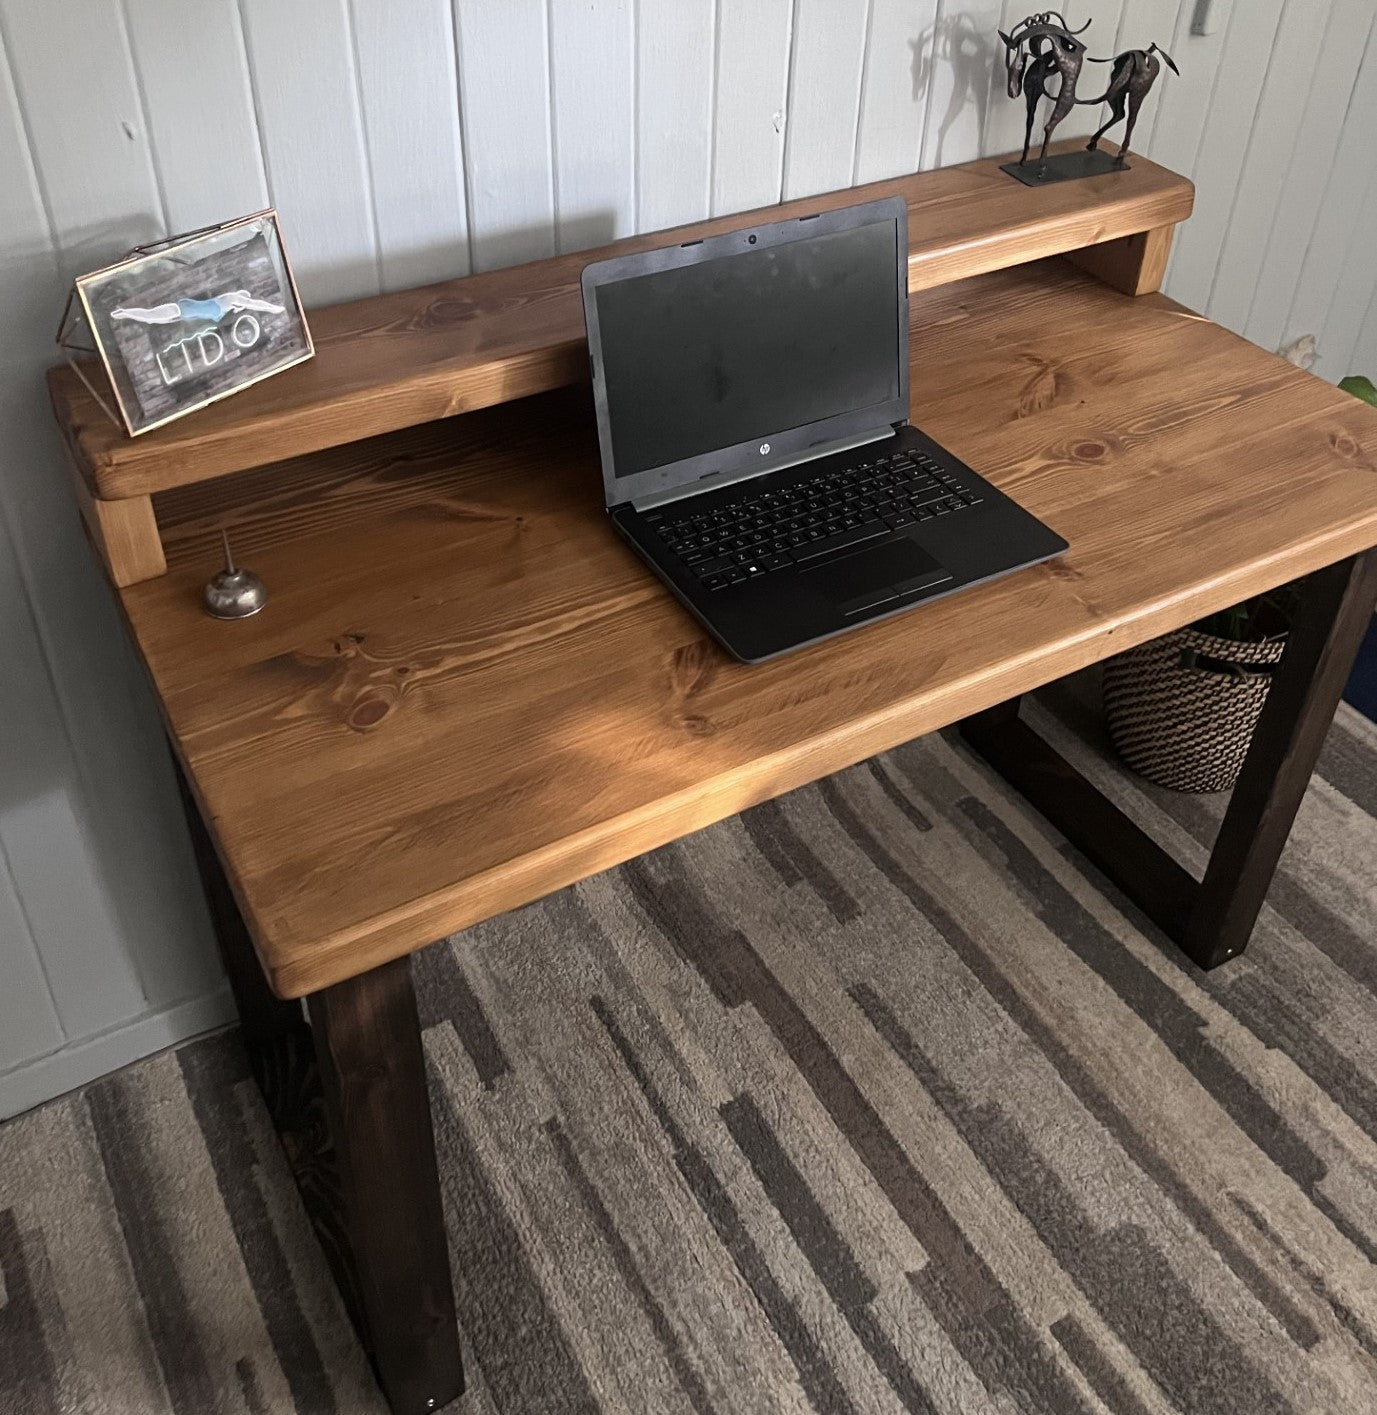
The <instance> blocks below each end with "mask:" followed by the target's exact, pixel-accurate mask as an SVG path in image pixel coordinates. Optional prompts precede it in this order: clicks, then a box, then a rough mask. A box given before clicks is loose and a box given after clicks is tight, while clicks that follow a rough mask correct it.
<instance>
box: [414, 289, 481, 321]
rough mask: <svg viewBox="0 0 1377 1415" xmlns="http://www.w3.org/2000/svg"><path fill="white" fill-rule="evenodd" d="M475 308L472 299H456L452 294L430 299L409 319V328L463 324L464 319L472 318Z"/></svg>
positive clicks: (475, 311)
mask: <svg viewBox="0 0 1377 1415" xmlns="http://www.w3.org/2000/svg"><path fill="white" fill-rule="evenodd" d="M477 310H478V306H477V305H476V304H475V303H474V301H473V300H467V299H456V298H455V297H454V296H447V297H445V298H443V299H439V300H432V301H431V302H430V303H429V304H428V305H427V306H426V307H425V308H424V309H423V310H422V311H421V312H420V314H419V315H417V316H416V318H415V319H414V320H412V321H411V328H413V329H447V328H449V327H450V326H451V325H455V324H463V323H464V322H465V320H470V319H472V318H473V317H474V315H475V314H476V313H477Z"/></svg>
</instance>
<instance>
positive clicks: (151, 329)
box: [58, 209, 315, 437]
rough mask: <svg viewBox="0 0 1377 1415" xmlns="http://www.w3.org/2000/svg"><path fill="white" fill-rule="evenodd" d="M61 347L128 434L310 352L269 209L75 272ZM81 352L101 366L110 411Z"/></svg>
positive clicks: (280, 368)
mask: <svg viewBox="0 0 1377 1415" xmlns="http://www.w3.org/2000/svg"><path fill="white" fill-rule="evenodd" d="M83 326H84V329H85V331H86V333H87V335H88V336H89V339H90V342H89V343H84V342H81V339H80V331H81V329H82V328H83ZM58 345H59V346H60V347H61V349H62V351H63V353H64V355H66V357H67V358H68V360H69V362H71V363H72V365H73V367H74V368H75V369H76V371H77V373H78V374H79V375H80V376H81V378H82V381H83V382H85V383H86V385H87V387H88V388H89V389H90V390H91V392H92V394H93V395H94V396H95V397H96V399H97V400H98V401H99V402H100V404H101V406H102V407H103V408H104V409H105V411H106V412H107V413H108V414H109V415H110V417H111V418H112V419H114V420H115V421H116V422H121V423H123V425H124V427H125V430H126V431H127V432H128V433H129V435H130V436H131V437H137V436H138V435H139V434H140V433H143V432H150V431H152V429H153V428H155V427H162V426H163V425H164V424H165V423H169V422H171V421H173V419H175V418H181V417H185V416H186V415H187V414H188V413H192V412H195V411H196V410H197V409H198V408H204V407H206V406H207V405H208V404H210V403H216V402H218V401H219V400H220V399H222V398H228V397H229V396H230V395H231V394H233V393H238V392H239V391H240V390H241V389H244V388H248V387H250V386H251V385H252V384H255V383H258V382H260V381H261V380H262V379H265V378H269V377H271V376H272V375H273V374H276V373H281V372H282V371H283V370H284V369H289V368H292V367H293V366H294V365H296V364H299V363H302V362H304V361H305V360H306V359H309V358H311V357H312V355H313V354H314V353H315V345H314V343H313V342H312V340H311V332H310V329H309V328H308V326H307V324H306V316H305V313H304V311H303V310H302V308H301V299H300V296H299V295H298V294H297V288H296V281H295V279H294V278H293V276H292V271H291V266H290V265H289V263H288V260H287V252H286V248H285V246H284V245H283V242H282V234H281V231H280V230H279V228H278V221H277V212H276V211H274V210H271V209H269V210H267V211H259V212H255V213H254V214H253V215H251V216H244V217H240V218H239V219H238V220H235V221H228V222H225V223H224V224H223V225H219V226H210V227H206V228H205V229H203V230H200V231H192V232H188V233H186V234H184V235H180V236H174V237H171V238H169V239H168V240H166V241H159V242H156V243H154V244H152V245H148V246H140V247H138V248H136V249H135V250H133V251H131V252H130V253H129V255H128V256H126V257H125V258H124V259H123V260H120V261H117V262H116V263H115V264H114V265H108V266H106V267H104V268H103V269H101V270H95V271H92V272H91V273H90V274H88V275H81V276H78V277H77V281H76V285H75V288H74V289H73V291H72V293H71V295H70V296H69V297H68V301H67V309H66V311H65V312H64V314H63V318H62V324H61V327H60V328H59V330H58ZM75 354H87V355H91V354H94V355H96V356H97V357H98V358H99V360H100V362H101V365H102V366H103V368H104V371H105V375H106V378H107V379H108V382H109V392H110V394H112V395H113V402H114V405H115V406H114V408H111V406H110V403H109V401H107V398H106V397H105V396H103V395H102V390H101V389H99V388H97V387H96V386H95V384H94V383H93V382H92V380H91V379H90V378H89V377H88V375H87V371H86V369H85V368H83V365H82V363H81V362H79V361H78V360H77V359H76V358H74V357H73V356H74V355H75Z"/></svg>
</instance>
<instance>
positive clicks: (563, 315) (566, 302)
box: [49, 159, 1194, 585]
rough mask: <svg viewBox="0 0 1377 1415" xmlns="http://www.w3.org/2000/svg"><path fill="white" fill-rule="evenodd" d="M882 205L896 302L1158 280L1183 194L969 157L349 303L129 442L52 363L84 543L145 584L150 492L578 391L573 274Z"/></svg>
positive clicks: (119, 575)
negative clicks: (305, 354) (971, 289)
mask: <svg viewBox="0 0 1377 1415" xmlns="http://www.w3.org/2000/svg"><path fill="white" fill-rule="evenodd" d="M895 195H898V196H902V197H904V198H905V199H906V201H907V202H908V207H909V240H910V252H909V288H910V289H911V290H914V291H919V290H925V289H930V288H932V287H933V286H936V285H940V284H943V283H946V282H948V281H952V280H959V279H963V278H966V277H968V276H971V275H978V274H981V273H984V272H987V271H992V270H1000V269H1004V268H1006V267H1008V266H1011V265H1019V264H1022V263H1024V262H1026V261H1029V260H1035V259H1039V258H1041V257H1043V256H1050V255H1062V254H1072V255H1073V256H1074V255H1075V253H1076V252H1081V253H1082V254H1081V255H1080V256H1076V257H1075V258H1077V259H1081V260H1083V261H1084V263H1085V265H1086V267H1087V268H1089V269H1091V270H1093V271H1094V273H1095V274H1097V275H1098V276H1099V277H1100V278H1101V279H1104V280H1106V281H1108V282H1109V283H1111V284H1114V285H1116V286H1117V287H1118V288H1121V289H1124V290H1125V291H1127V292H1128V293H1130V294H1140V293H1143V292H1144V291H1146V290H1150V289H1156V288H1157V285H1158V283H1160V280H1161V275H1162V271H1163V270H1164V269H1165V266H1166V257H1167V253H1168V252H1169V250H1170V246H1171V234H1172V231H1173V229H1174V227H1175V225H1176V223H1178V222H1180V221H1184V220H1185V219H1186V217H1188V216H1189V215H1190V212H1191V206H1192V203H1193V200H1194V189H1193V188H1192V186H1191V184H1190V183H1189V182H1188V181H1186V180H1185V179H1184V178H1182V177H1178V176H1176V174H1175V173H1172V172H1168V171H1166V170H1165V169H1164V168H1161V167H1157V166H1155V165H1154V164H1152V163H1150V162H1147V161H1146V160H1142V159H1139V160H1137V161H1135V165H1134V168H1133V170H1132V171H1130V172H1123V173H1112V174H1110V175H1108V176H1106V177H1103V178H1099V179H1095V180H1092V181H1088V182H1080V183H1075V184H1071V185H1069V186H1066V187H1062V188H1048V189H1046V190H1042V191H1023V190H1021V189H1018V188H1013V187H1011V184H1010V183H1009V181H1008V179H1007V178H1006V177H1005V176H1004V175H1003V174H1002V173H1001V172H1000V170H999V160H998V159H987V160H983V161H980V162H973V163H968V164H966V165H965V166H962V167H949V168H943V169H940V170H938V171H934V172H922V173H915V174H912V175H909V176H905V177H898V178H894V179H892V180H889V181H884V182H875V183H871V184H870V185H868V186H864V187H857V188H854V189H852V190H847V191H842V192H829V193H824V194H822V195H819V196H814V197H807V198H804V199H801V200H798V201H792V202H786V203H784V204H783V205H780V206H777V207H771V208H769V209H768V210H767V211H765V212H756V213H747V214H744V215H740V216H727V217H718V218H717V219H715V220H712V221H705V222H699V223H696V224H694V225H691V226H684V227H680V228H679V229H677V230H674V231H662V232H655V233H651V234H648V235H643V236H635V237H631V238H629V239H627V240H623V241H618V242H616V243H614V244H612V245H609V246H604V247H601V248H600V249H597V250H589V251H580V252H573V253H570V254H568V255H562V256H556V257H554V258H552V259H550V260H543V261H538V262H534V263H532V264H530V265H523V266H518V267H512V268H508V269H503V270H492V271H487V272H484V273H482V274H479V275H472V276H466V277H464V278H462V279H457V280H451V281H447V282H445V283H442V284H438V285H429V286H426V287H423V288H421V289H416V290H403V291H397V292H394V293H391V294H385V295H377V296H374V297H372V298H369V299H363V300H354V301H351V302H348V303H346V304H339V305H333V306H330V307H328V308H325V309H316V310H312V311H311V312H310V319H311V328H312V330H313V332H314V334H315V341H316V357H315V358H314V359H313V360H311V361H310V362H309V363H306V364H302V365H301V366H300V367H298V368H295V369H291V370H289V371H288V372H287V373H285V374H282V375H280V376H279V377H277V378H273V379H268V380H266V381H264V382H263V383H260V384H258V385H256V386H255V387H253V388H250V389H246V390H245V391H244V392H242V393H239V394H237V395H236V396H235V397H233V398H229V399H226V400H225V401H223V402H221V403H217V404H214V405H213V406H211V407H209V408H206V409H203V410H202V411H201V412H199V413H197V414H196V415H195V416H194V417H190V418H186V419H183V420H181V421H179V422H176V423H173V424H170V425H168V426H167V427H164V428H159V429H156V430H155V431H153V432H150V433H147V434H145V435H144V436H143V437H139V438H133V439H131V438H127V437H125V436H124V435H123V434H122V433H121V432H120V430H119V429H117V428H115V427H114V426H113V425H112V424H111V423H110V420H109V419H108V418H107V417H106V416H105V415H104V414H103V413H102V412H101V410H100V408H99V406H98V405H97V404H96V402H95V400H94V399H93V398H92V396H91V394H90V392H89V390H88V389H87V388H86V387H85V386H84V385H83V384H82V382H81V380H80V378H79V377H78V376H77V374H76V372H75V371H74V370H73V369H71V368H69V367H66V366H61V367H58V368H55V369H54V370H53V371H52V373H51V375H50V377H49V382H50V387H51V394H52V399H53V405H54V409H55V411H56V414H57V419H58V422H59V424H60V425H61V426H62V428H63V430H64V432H65V434H66V438H67V444H68V447H69V449H70V451H71V454H72V460H73V463H74V466H75V470H76V473H77V475H78V478H79V488H78V494H79V496H80V497H81V498H83V502H84V506H85V510H86V517H87V524H88V526H89V527H90V529H91V533H92V539H93V540H94V541H95V543H96V545H97V546H98V548H99V549H100V550H101V553H102V555H103V556H104V558H105V562H106V565H107V568H108V569H109V571H110V574H111V577H112V578H113V579H114V581H115V583H116V584H118V585H129V584H134V583H137V582H138V581H139V580H142V579H147V578H150V577H151V576H154V575H158V574H161V573H162V554H161V536H160V533H159V528H158V520H157V517H156V515H155V511H154V507H153V505H152V502H151V500H150V497H151V496H152V495H154V494H156V493H158V492H161V491H167V490H169V489H171V488H173V487H177V486H185V485H190V484H193V483H198V482H202V481H207V480H210V479H212V478H216V477H222V476H227V475H230V474H232V473H235V472H243V471H247V470H250V469H252V468H254V467H259V466H263V465H265V464H267V463H270V462H276V461H280V460H281V459H283V458H286V457H293V456H300V455H304V454H306V453H310V452H318V451H321V450H324V449H326V448H329V447H335V446H339V445H341V444H343V443H349V442H357V441H360V440H361V439H363V438H367V437H373V436H377V435H379V434H382V433H387V432H397V431H400V430H402V429H404V428H408V427H414V426H416V425H418V424H420V423H426V422H430V421H433V420H434V419H437V418H444V417H450V416H452V415H454V414H457V413H464V412H469V411H473V410H475V409H478V408H484V407H488V406H491V405H492V404H495V403H502V402H509V401H511V400H513V399H516V398H524V397H527V396H529V395H531V394H534V393H544V392H549V391H550V390H551V389H554V388H562V387H567V386H569V385H571V384H581V383H585V382H586V381H587V379H588V351H587V345H586V343H585V340H584V331H583V310H582V303H581V300H580V295H579V277H580V274H581V272H582V270H583V267H584V266H585V265H586V264H587V263H588V262H590V261H593V260H601V259H606V258H608V257H610V256H613V255H619V254H624V253H627V252H630V251H636V250H644V249H648V248H650V247H652V246H656V245H663V244H666V243H668V242H673V241H689V240H697V239H700V238H702V237H704V236H707V235H712V234H715V233H717V232H720V231H725V230H730V229H732V228H733V227H736V226H739V225H741V224H742V223H744V222H749V221H752V220H760V219H762V217H763V218H764V219H768V220H771V221H773V220H778V219H782V218H785V217H788V216H791V215H804V214H806V213H808V212H812V211H822V210H828V209H831V208H833V207H836V206H842V205H846V204H849V203H851V202H860V201H868V200H872V199H876V198H880V197H887V196H895Z"/></svg>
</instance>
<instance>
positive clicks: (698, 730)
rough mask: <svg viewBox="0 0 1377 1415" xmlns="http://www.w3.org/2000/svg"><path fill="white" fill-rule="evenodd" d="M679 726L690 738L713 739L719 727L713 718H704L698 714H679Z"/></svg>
mask: <svg viewBox="0 0 1377 1415" xmlns="http://www.w3.org/2000/svg"><path fill="white" fill-rule="evenodd" d="M679 726H680V727H682V728H683V729H684V731H685V732H687V733H688V735H689V736H690V737H711V736H713V734H714V733H715V732H716V731H717V726H716V724H715V723H714V722H713V721H712V719H711V718H709V717H703V716H702V715H701V714H699V713H696V712H681V713H680V714H679Z"/></svg>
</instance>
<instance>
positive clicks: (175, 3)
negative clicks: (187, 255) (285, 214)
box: [125, 0, 268, 231]
mask: <svg viewBox="0 0 1377 1415" xmlns="http://www.w3.org/2000/svg"><path fill="white" fill-rule="evenodd" d="M125 14H126V16H127V17H128V22H129V38H130V43H131V46H132V48H133V54H134V67H135V70H136V72H137V74H138V78H139V81H140V87H141V91H142V94H143V100H144V106H145V109H146V111H147V115H148V128H149V132H150V134H151V135H152V142H153V150H154V155H155V157H156V161H157V170H158V174H159V176H160V178H161V182H162V191H163V196H164V199H165V201H166V206H167V221H168V225H169V227H170V228H171V229H172V230H173V231H193V230H195V229H197V228H198V227H201V226H210V225H213V224H214V223H216V222H218V221H225V220H228V219H229V218H231V217H234V216H244V215H247V214H248V213H249V212H251V211H260V210H262V208H263V207H265V206H267V205H268V185H267V181H266V180H265V178H264V175H263V154H262V153H261V152H260V150H259V147H258V123H257V119H256V118H255V117H254V112H253V90H252V87H251V85H250V83H249V71H248V56H247V55H246V54H245V52H244V36H243V32H242V30H241V28H240V23H239V8H238V5H237V4H236V3H235V0H200V3H199V4H198V5H197V10H196V30H197V34H196V50H195V54H194V55H191V54H188V52H187V33H186V28H187V27H186V5H185V3H184V0H125Z"/></svg>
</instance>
